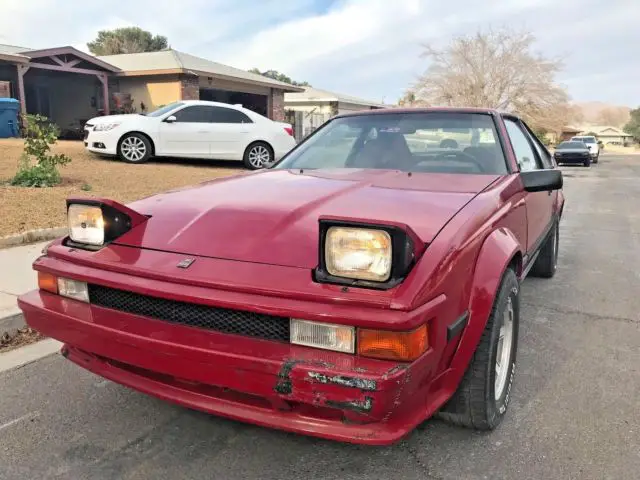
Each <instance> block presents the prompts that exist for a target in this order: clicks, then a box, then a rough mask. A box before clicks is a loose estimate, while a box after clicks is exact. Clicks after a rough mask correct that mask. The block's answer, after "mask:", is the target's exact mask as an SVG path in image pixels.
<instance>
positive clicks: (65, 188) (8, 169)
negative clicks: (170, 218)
mask: <svg viewBox="0 0 640 480" xmlns="http://www.w3.org/2000/svg"><path fill="white" fill-rule="evenodd" d="M54 151H55V152H56V153H58V152H60V153H66V154H67V155H69V156H70V157H71V158H72V159H73V161H72V162H71V163H70V164H69V165H67V166H65V167H62V168H61V169H60V172H61V174H62V178H63V181H62V185H60V186H57V187H53V188H22V187H11V186H9V185H8V184H7V183H6V182H7V181H9V180H10V179H11V177H13V175H15V173H16V170H17V167H18V159H19V157H20V154H21V153H22V141H21V140H19V139H7V140H0V236H4V235H10V234H14V233H20V232H23V231H25V230H32V229H35V228H47V227H59V226H63V225H64V224H65V208H66V207H65V199H66V198H67V197H69V196H83V197H106V198H112V199H114V200H117V201H120V202H130V201H133V200H137V199H140V198H143V197H146V196H148V195H151V194H153V193H157V192H161V191H164V190H168V189H170V188H176V187H181V186H184V185H193V184H196V183H200V182H203V181H206V180H210V179H212V178H216V177H224V176H229V175H234V174H237V173H238V172H239V171H241V165H240V164H239V163H234V162H215V163H212V162H207V161H201V162H197V161H193V162H191V161H181V160H158V161H153V162H149V163H146V164H143V165H131V164H127V163H124V162H120V161H118V160H115V159H103V158H99V157H96V156H94V155H91V154H89V153H87V152H86V151H85V150H84V145H83V144H82V142H73V141H60V142H58V143H57V144H56V146H55V147H54ZM83 185H90V186H91V190H90V191H83V189H82V188H83ZM85 188H86V187H85Z"/></svg>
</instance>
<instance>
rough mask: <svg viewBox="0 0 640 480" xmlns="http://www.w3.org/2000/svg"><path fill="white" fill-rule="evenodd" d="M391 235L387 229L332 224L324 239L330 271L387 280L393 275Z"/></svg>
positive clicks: (358, 278) (364, 278) (363, 277)
mask: <svg viewBox="0 0 640 480" xmlns="http://www.w3.org/2000/svg"><path fill="white" fill-rule="evenodd" d="M391 243H392V242H391V235H389V233H388V232H386V231H384V230H377V229H368V228H358V227H330V228H329V229H328V230H327V235H326V240H325V246H324V248H325V261H326V268H327V272H328V273H329V274H330V275H334V276H336V277H345V278H353V279H357V280H372V281H374V282H384V281H386V280H388V279H389V277H390V276H391V267H392V263H393V261H392V259H393V256H392V253H393V252H392V246H391Z"/></svg>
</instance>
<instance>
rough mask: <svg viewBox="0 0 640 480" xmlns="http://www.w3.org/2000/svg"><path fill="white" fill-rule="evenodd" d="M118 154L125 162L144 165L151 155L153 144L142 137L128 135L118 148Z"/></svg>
mask: <svg viewBox="0 0 640 480" xmlns="http://www.w3.org/2000/svg"><path fill="white" fill-rule="evenodd" d="M118 154H119V155H120V158H121V159H122V160H124V161H125V162H129V163H142V162H145V161H147V160H148V159H149V156H150V155H151V144H150V143H149V140H147V139H146V138H145V137H143V136H142V135H138V134H131V135H127V136H126V137H124V138H123V139H122V141H121V142H120V145H119V146H118Z"/></svg>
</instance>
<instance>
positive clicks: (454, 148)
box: [274, 112, 507, 175]
mask: <svg viewBox="0 0 640 480" xmlns="http://www.w3.org/2000/svg"><path fill="white" fill-rule="evenodd" d="M274 168H282V169H296V168H307V169H316V168H368V169H392V170H403V171H411V172H433V173H466V174H469V173H471V174H494V175H495V174H500V175H502V174H506V173H507V165H506V162H505V159H504V154H503V152H502V148H501V146H500V143H499V141H498V135H497V133H496V130H495V125H494V122H493V119H492V117H491V116H490V115H487V114H473V113H457V112H429V113H385V114H371V115H366V114H365V115H356V116H348V117H341V118H336V119H334V120H332V121H330V122H329V123H328V124H326V125H325V126H324V127H322V128H321V129H319V130H318V131H316V133H314V134H313V135H312V136H311V137H309V138H308V139H307V140H306V141H304V142H303V143H301V144H300V145H299V147H298V148H296V149H295V150H294V151H292V152H291V153H290V154H289V155H288V156H287V157H285V158H284V159H283V160H282V161H281V162H280V163H279V164H277V165H276V166H275V167H274Z"/></svg>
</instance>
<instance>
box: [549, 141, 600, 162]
mask: <svg viewBox="0 0 640 480" xmlns="http://www.w3.org/2000/svg"><path fill="white" fill-rule="evenodd" d="M553 158H555V160H556V163H557V164H558V165H560V164H563V163H564V164H567V163H579V164H582V165H584V166H585V167H588V166H589V165H591V153H590V152H589V147H587V145H585V144H584V142H581V141H577V140H576V141H567V142H562V143H560V144H558V146H557V147H556V151H555V152H554V154H553Z"/></svg>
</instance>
